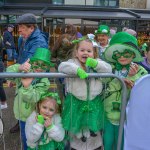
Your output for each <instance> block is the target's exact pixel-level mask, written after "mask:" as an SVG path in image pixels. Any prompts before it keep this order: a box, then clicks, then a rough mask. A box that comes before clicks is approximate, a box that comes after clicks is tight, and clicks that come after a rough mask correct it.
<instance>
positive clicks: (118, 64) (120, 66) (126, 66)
mask: <svg viewBox="0 0 150 150" xmlns="http://www.w3.org/2000/svg"><path fill="white" fill-rule="evenodd" d="M115 67H116V70H117V71H120V70H122V69H123V68H126V69H127V70H128V71H129V68H130V64H127V65H121V64H120V63H119V62H116V66H115Z"/></svg>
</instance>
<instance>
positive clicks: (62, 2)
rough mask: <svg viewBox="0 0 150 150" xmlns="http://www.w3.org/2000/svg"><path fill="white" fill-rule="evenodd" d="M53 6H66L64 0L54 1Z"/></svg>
mask: <svg viewBox="0 0 150 150" xmlns="http://www.w3.org/2000/svg"><path fill="white" fill-rule="evenodd" d="M52 4H54V5H61V4H64V0H52Z"/></svg>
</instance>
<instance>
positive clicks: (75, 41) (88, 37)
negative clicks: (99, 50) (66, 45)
mask: <svg viewBox="0 0 150 150" xmlns="http://www.w3.org/2000/svg"><path fill="white" fill-rule="evenodd" d="M94 38H95V35H94V34H87V36H85V37H82V38H79V39H77V40H73V41H72V43H73V44H77V43H79V42H81V41H83V40H86V39H89V40H90V41H91V42H92V44H93V47H98V45H97V43H96V41H95V39H94Z"/></svg>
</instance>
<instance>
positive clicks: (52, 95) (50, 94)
mask: <svg viewBox="0 0 150 150" xmlns="http://www.w3.org/2000/svg"><path fill="white" fill-rule="evenodd" d="M46 97H53V98H54V99H55V100H56V102H57V104H61V100H60V98H59V95H58V93H51V92H47V93H44V94H42V96H41V99H44V98H46Z"/></svg>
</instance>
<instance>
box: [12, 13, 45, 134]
mask: <svg viewBox="0 0 150 150" xmlns="http://www.w3.org/2000/svg"><path fill="white" fill-rule="evenodd" d="M16 23H17V24H18V32H19V35H20V37H19V39H18V49H19V55H18V60H17V63H19V64H23V63H24V62H26V61H27V60H28V58H31V57H32V56H33V55H34V53H35V51H36V49H37V48H39V47H40V48H47V49H48V36H47V34H44V33H43V32H41V31H40V30H39V28H38V26H37V19H36V16H35V15H34V14H31V13H26V14H23V15H22V16H20V17H19V18H18V19H17V20H16ZM17 131H19V122H18V123H17V124H16V125H15V126H14V127H12V128H11V129H10V133H15V132H17Z"/></svg>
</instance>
